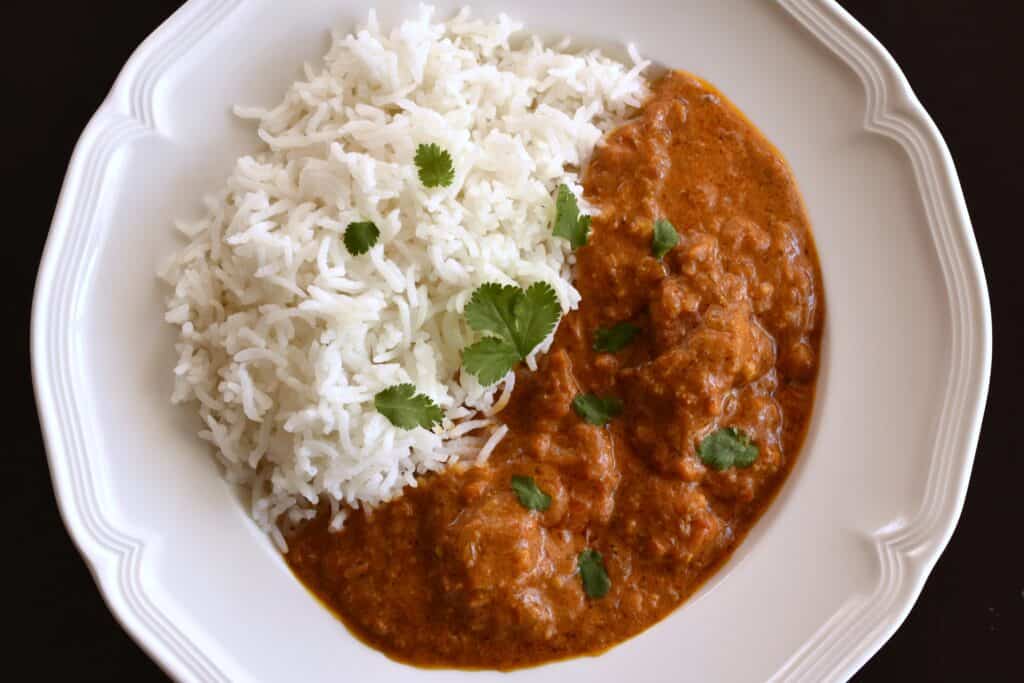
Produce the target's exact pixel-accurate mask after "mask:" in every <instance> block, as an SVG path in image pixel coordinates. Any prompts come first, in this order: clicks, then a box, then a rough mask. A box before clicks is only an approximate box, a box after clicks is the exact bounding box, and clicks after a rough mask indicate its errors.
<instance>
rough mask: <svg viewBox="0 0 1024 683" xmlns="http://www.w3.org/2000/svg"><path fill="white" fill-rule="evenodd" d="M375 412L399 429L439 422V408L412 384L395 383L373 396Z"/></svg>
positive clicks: (432, 424) (440, 415) (426, 426)
mask: <svg viewBox="0 0 1024 683" xmlns="http://www.w3.org/2000/svg"><path fill="white" fill-rule="evenodd" d="M373 405H374V407H376V408H377V412H378V413H380V414H381V415H383V416H384V417H386V418H387V419H388V420H389V421H390V422H391V424H393V425H395V426H396V427H399V428H400V429H413V428H414V427H423V428H424V429H430V428H431V427H433V426H434V425H436V424H438V423H440V422H441V418H442V417H443V413H442V412H441V409H440V408H439V407H438V406H437V404H436V403H434V402H433V401H432V400H430V397H429V396H425V395H423V394H417V393H416V387H414V386H413V385H412V384H396V385H395V386H393V387H388V388H387V389H385V390H384V391H381V392H380V393H378V394H377V395H376V396H374V397H373Z"/></svg>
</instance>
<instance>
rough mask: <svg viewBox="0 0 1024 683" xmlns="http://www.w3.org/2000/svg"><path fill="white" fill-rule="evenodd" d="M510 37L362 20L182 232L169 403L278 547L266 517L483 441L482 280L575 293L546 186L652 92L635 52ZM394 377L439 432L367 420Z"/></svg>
mask: <svg viewBox="0 0 1024 683" xmlns="http://www.w3.org/2000/svg"><path fill="white" fill-rule="evenodd" d="M520 29H521V26H520V25H519V24H517V23H515V22H513V21H512V20H511V19H509V18H508V17H506V16H504V15H501V16H499V17H498V18H497V19H496V20H494V21H479V20H473V19H472V18H471V17H470V13H469V11H468V10H463V11H462V12H460V13H459V14H458V15H457V16H455V17H454V18H452V19H451V20H449V21H447V22H442V23H438V22H435V21H434V20H433V8H430V7H421V8H420V11H419V16H418V17H417V18H416V19H413V20H410V21H406V22H404V23H402V24H401V25H400V26H398V27H397V28H395V29H393V30H392V31H391V32H390V33H385V32H383V31H382V30H381V28H380V27H379V26H378V23H377V19H376V15H375V13H374V12H372V11H371V12H370V15H369V19H368V21H367V24H366V26H365V27H362V28H360V29H359V30H358V31H357V32H356V33H354V34H349V35H343V34H340V33H339V34H335V35H334V36H333V40H332V45H331V48H330V50H329V52H328V53H327V55H326V57H325V59H324V64H323V65H322V66H320V67H318V68H312V67H310V66H308V65H307V66H306V69H305V78H304V80H300V81H298V82H296V83H295V84H293V85H292V86H291V87H290V88H289V90H288V92H287V94H286V95H285V98H284V101H283V102H282V103H281V104H279V105H278V106H276V107H274V108H272V109H269V110H264V109H258V108H244V109H243V108H238V109H237V111H236V113H237V114H238V115H239V116H243V117H246V118H253V119H257V120H258V123H259V127H258V134H259V137H260V138H261V139H262V140H263V141H264V142H265V143H266V146H267V148H266V150H265V151H263V152H262V153H260V154H259V155H257V156H255V157H252V156H246V157H242V158H241V159H239V160H238V162H237V163H236V165H235V168H234V170H233V171H232V173H231V175H230V176H229V177H228V179H227V184H226V186H225V187H224V188H223V189H221V190H220V191H219V192H218V193H216V194H215V195H213V196H212V197H210V198H208V199H207V202H206V206H207V212H206V214H205V216H203V218H201V219H200V220H198V221H196V222H187V223H185V222H183V223H179V225H178V227H179V229H180V231H181V232H182V233H183V234H184V235H185V236H186V237H187V238H188V240H189V241H188V244H187V245H186V246H185V247H184V248H183V249H182V250H181V251H180V252H179V253H177V254H176V255H175V256H174V258H173V260H172V262H171V263H170V264H169V266H168V267H167V268H166V270H165V272H164V273H163V277H164V279H166V281H167V282H168V283H169V284H170V285H171V286H173V288H174V293H173V295H172V296H171V297H170V298H169V300H168V303H167V313H166V316H165V317H166V320H167V322H169V323H171V324H174V325H176V326H177V327H179V328H180V333H179V337H178V342H177V345H176V349H177V352H178V356H179V359H178V363H177V366H176V367H175V369H174V375H175V387H174V394H173V397H172V400H173V401H174V402H175V403H186V402H194V403H195V405H196V406H197V408H198V411H199V415H200V416H201V418H202V421H203V423H204V424H205V425H206V428H205V429H204V430H203V431H201V432H200V433H199V436H200V437H201V438H203V439H205V440H207V441H209V442H210V443H212V444H213V445H214V446H215V448H216V451H217V454H218V457H219V459H220V460H221V462H223V464H224V466H225V468H226V471H227V477H228V478H229V479H230V480H231V481H233V482H237V483H239V484H242V485H244V486H246V487H249V488H251V490H252V515H253V517H254V518H255V520H256V521H257V523H258V524H259V525H260V526H261V527H262V528H263V529H265V530H266V531H267V532H268V533H269V534H271V536H272V537H273V538H274V540H275V542H276V543H277V544H278V545H279V546H280V547H281V548H282V549H284V548H285V547H286V545H285V542H284V538H283V536H282V535H281V533H280V531H279V530H278V528H277V527H278V524H279V523H281V522H283V523H284V525H285V526H287V525H289V524H294V523H297V522H299V521H301V520H302V519H308V518H309V517H311V516H313V515H314V514H315V508H316V506H317V504H318V503H321V502H326V503H328V504H329V505H330V509H331V510H332V511H333V513H334V518H333V520H332V524H333V526H334V528H340V526H341V524H342V523H343V521H344V516H345V514H346V510H347V509H349V508H357V507H359V506H360V505H371V506H372V505H376V504H378V503H381V502H383V501H387V500H389V499H391V498H393V497H395V496H396V495H399V494H400V493H401V491H402V490H403V488H404V487H405V486H415V485H416V475H417V474H421V473H425V472H430V471H437V470H440V469H442V468H444V467H445V466H446V465H448V464H450V463H452V462H454V461H456V460H459V459H462V460H464V461H472V460H473V459H475V458H478V457H479V458H481V459H486V457H488V456H489V455H490V453H491V452H492V451H493V449H494V447H495V446H496V445H497V443H498V441H500V440H501V438H502V437H503V436H504V434H505V433H506V432H507V428H505V427H503V426H497V425H498V422H497V420H496V419H495V417H494V415H495V413H496V412H497V411H500V409H501V408H503V407H504V406H505V404H506V403H507V402H508V395H509V394H510V392H511V380H512V379H513V377H514V376H513V375H512V374H511V373H510V375H509V377H508V378H507V380H508V381H507V382H506V384H505V389H504V390H503V391H499V390H500V389H502V384H501V383H499V384H498V385H495V386H493V387H482V386H480V384H479V383H478V382H477V381H476V380H475V378H474V377H473V376H472V375H469V374H468V373H460V372H459V365H460V352H461V350H462V348H463V347H464V346H466V345H467V344H469V343H471V342H472V341H473V340H474V337H473V335H472V333H471V331H470V330H469V329H468V327H467V326H466V325H465V323H464V321H463V318H462V315H461V313H462V310H463V306H464V305H465V303H466V301H467V300H468V298H469V296H470V294H471V293H472V292H473V290H474V289H476V287H477V286H479V285H480V284H482V283H484V282H503V283H515V284H518V285H520V286H522V287H526V286H528V285H529V284H531V283H533V282H537V281H540V280H543V281H545V282H548V283H550V284H551V285H552V286H553V287H554V289H555V291H556V292H557V294H558V297H559V300H560V302H561V305H562V308H563V310H564V311H568V310H571V309H573V308H575V307H576V305H577V303H578V301H579V294H578V292H577V291H576V290H575V289H574V288H573V286H572V282H571V279H570V268H571V264H572V257H571V252H570V250H569V245H568V242H566V241H565V240H562V239H557V238H554V237H553V236H552V235H551V221H552V218H553V213H554V201H553V196H554V193H555V190H556V188H557V187H558V185H559V184H560V183H567V184H568V185H569V186H570V187H572V188H573V190H574V191H576V192H577V194H579V190H580V188H579V184H578V178H577V175H576V169H579V168H581V167H582V166H583V165H584V164H585V163H586V161H587V159H588V157H589V155H590V153H591V151H592V150H593V148H594V145H595V144H596V143H597V142H598V140H599V138H600V136H601V135H602V134H603V133H604V132H605V131H607V130H609V129H610V128H612V127H613V126H614V125H616V124H617V123H619V122H620V121H621V120H623V119H624V118H626V117H627V116H628V115H629V114H631V113H632V111H633V110H634V108H635V107H637V106H638V105H639V104H640V103H641V101H642V100H643V98H644V96H645V95H646V94H647V85H646V82H645V81H644V79H643V78H642V77H641V75H640V73H641V71H642V69H643V68H644V67H645V66H646V62H641V61H640V60H639V58H638V57H636V55H635V52H634V51H633V50H632V49H631V50H630V54H631V55H632V56H633V61H634V64H632V65H630V66H627V65H624V64H621V63H619V62H617V61H614V60H611V59H609V58H607V57H604V56H602V55H601V54H600V53H598V52H596V51H586V52H569V51H567V50H568V41H563V42H562V43H561V44H559V45H558V49H557V50H556V49H550V48H546V47H544V46H543V44H542V42H541V41H540V40H539V39H537V38H535V37H529V36H515V35H514V34H515V33H516V32H517V31H519V30H520ZM423 143H436V144H438V145H440V146H441V147H443V148H445V149H446V150H448V151H449V152H450V153H451V156H452V158H453V159H454V162H455V169H456V174H455V181H454V182H453V183H452V185H451V186H449V187H446V188H436V189H426V188H424V187H423V185H422V184H421V183H420V182H419V179H418V176H417V170H416V167H415V164H414V163H413V155H414V154H415V151H416V147H417V146H418V145H419V144H423ZM366 220H370V221H373V222H374V223H376V225H377V226H378V227H379V228H380V232H381V235H380V240H379V241H378V243H377V244H376V246H374V247H373V248H372V249H371V250H370V251H369V253H367V254H364V255H362V256H352V255H350V254H349V253H348V252H347V251H346V249H345V247H344V245H343V243H342V239H341V238H342V235H343V234H344V231H345V228H346V227H347V226H348V224H349V223H350V222H353V221H366ZM549 344H550V340H548V342H546V343H545V344H544V345H542V347H540V348H539V349H538V351H543V350H545V349H546V347H547V346H548V345H549ZM532 361H533V359H532V358H531V359H530V362H531V366H532V365H533V363H532ZM403 382H411V383H413V384H415V385H416V387H417V390H418V391H419V392H421V393H425V394H427V395H429V396H430V397H431V398H432V399H433V400H434V401H436V402H437V404H438V405H440V406H441V407H442V409H443V410H444V411H445V415H446V417H445V420H444V424H443V425H442V426H441V427H439V428H437V429H435V430H434V431H428V430H425V429H413V430H409V431H406V430H403V429H398V428H396V427H394V426H392V425H391V423H390V422H388V420H387V419H386V418H384V417H383V416H382V415H380V414H379V413H377V412H376V410H375V409H374V406H373V397H374V395H375V394H376V393H377V392H378V391H381V390H382V389H384V388H386V387H388V386H391V385H394V384H399V383H403Z"/></svg>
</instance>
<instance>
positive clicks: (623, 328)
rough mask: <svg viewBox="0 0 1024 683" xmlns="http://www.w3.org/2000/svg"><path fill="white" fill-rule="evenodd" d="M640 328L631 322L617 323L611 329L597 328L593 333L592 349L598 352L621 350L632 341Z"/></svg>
mask: <svg viewBox="0 0 1024 683" xmlns="http://www.w3.org/2000/svg"><path fill="white" fill-rule="evenodd" d="M639 331H640V328H639V327H637V326H636V325H633V324H631V323H619V324H618V325H616V326H615V327H613V328H611V329H608V330H606V329H603V328H598V330H597V332H595V333H594V350H595V351H598V352H600V353H615V352H616V351H621V350H622V349H624V348H625V347H626V346H628V345H629V343H630V342H631V341H633V337H635V336H636V335H637V333H638V332H639Z"/></svg>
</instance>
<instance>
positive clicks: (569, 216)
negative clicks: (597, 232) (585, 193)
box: [552, 183, 590, 249]
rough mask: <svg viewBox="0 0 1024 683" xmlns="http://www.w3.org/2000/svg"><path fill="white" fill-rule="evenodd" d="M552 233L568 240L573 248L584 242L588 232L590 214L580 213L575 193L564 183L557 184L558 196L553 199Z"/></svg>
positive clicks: (580, 245)
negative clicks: (583, 214)
mask: <svg viewBox="0 0 1024 683" xmlns="http://www.w3.org/2000/svg"><path fill="white" fill-rule="evenodd" d="M552 233H553V234H554V236H555V237H564V238H565V239H567V240H569V244H571V245H572V248H573V249H576V248H578V247H582V246H583V245H584V244H586V243H587V236H588V235H589V234H590V216H581V215H580V207H579V204H577V203H576V195H574V194H573V193H572V190H570V189H569V186H568V185H566V184H564V183H563V184H562V185H559V186H558V198H557V199H555V227H554V229H553V230H552Z"/></svg>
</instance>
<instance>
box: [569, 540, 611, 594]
mask: <svg viewBox="0 0 1024 683" xmlns="http://www.w3.org/2000/svg"><path fill="white" fill-rule="evenodd" d="M576 564H577V566H579V568H580V578H581V579H583V592H584V593H586V594H587V597H589V598H603V597H604V596H606V595H608V591H609V590H611V587H612V580H611V579H610V578H608V572H607V571H605V568H604V558H603V557H601V553H599V552H597V551H596V550H594V549H593V548H587V549H586V550H584V551H583V552H581V553H580V554H579V557H578V558H577V559H576Z"/></svg>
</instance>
